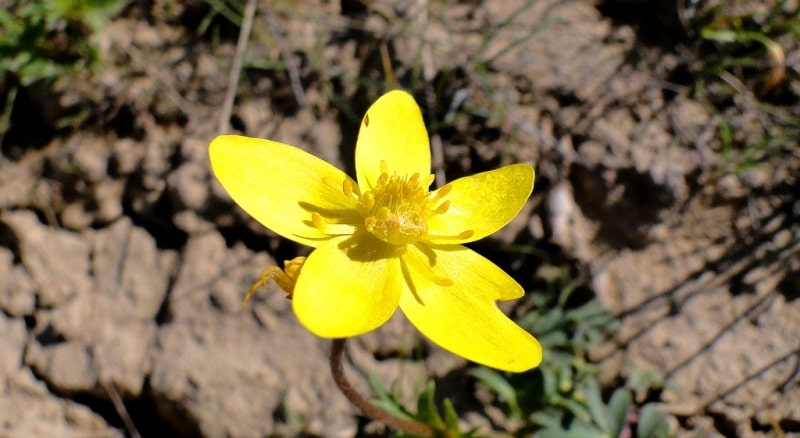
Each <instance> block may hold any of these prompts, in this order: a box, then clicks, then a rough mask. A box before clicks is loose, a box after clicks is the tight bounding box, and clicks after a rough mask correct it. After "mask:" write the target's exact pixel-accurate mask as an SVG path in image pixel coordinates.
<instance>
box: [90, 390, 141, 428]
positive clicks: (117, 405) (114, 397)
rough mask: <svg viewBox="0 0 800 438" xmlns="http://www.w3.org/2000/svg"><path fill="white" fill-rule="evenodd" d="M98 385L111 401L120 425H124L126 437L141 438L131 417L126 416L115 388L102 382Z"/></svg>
mask: <svg viewBox="0 0 800 438" xmlns="http://www.w3.org/2000/svg"><path fill="white" fill-rule="evenodd" d="M100 384H101V385H103V389H105V390H106V393H108V398H110V399H111V403H112V404H113V405H114V409H115V410H116V411H117V415H119V418H121V419H122V423H123V424H124V425H125V429H126V430H127V431H128V435H130V437H131V438H142V435H140V434H139V431H138V430H137V429H136V425H135V424H133V420H132V419H131V416H130V415H128V409H126V408H125V404H124V403H122V397H120V396H119V392H117V388H115V387H114V384H113V383H108V382H106V381H102V380H101V381H100Z"/></svg>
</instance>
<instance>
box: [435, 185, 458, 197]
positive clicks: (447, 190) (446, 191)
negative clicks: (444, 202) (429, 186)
mask: <svg viewBox="0 0 800 438" xmlns="http://www.w3.org/2000/svg"><path fill="white" fill-rule="evenodd" d="M451 190H453V186H451V185H449V184H448V185H446V186H444V187H442V188H441V189H439V190H438V191H437V192H436V195H435V196H434V197H433V200H434V201H438V200H439V199H442V198H444V197H445V196H447V195H448V194H450V191H451Z"/></svg>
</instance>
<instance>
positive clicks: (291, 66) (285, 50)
mask: <svg viewBox="0 0 800 438" xmlns="http://www.w3.org/2000/svg"><path fill="white" fill-rule="evenodd" d="M267 24H268V25H269V29H270V31H271V32H272V33H273V34H275V38H276V39H277V40H278V50H280V51H281V57H282V58H283V62H285V63H286V72H287V73H289V83H290V84H291V85H292V92H293V93H294V98H295V100H297V104H298V105H300V108H305V106H306V101H307V100H306V92H305V91H303V83H302V82H300V73H299V72H298V70H297V62H296V61H295V59H294V55H292V50H291V48H290V47H289V43H287V42H286V39H285V38H284V36H283V32H282V31H281V27H280V25H278V20H276V19H275V13H273V12H272V11H267Z"/></svg>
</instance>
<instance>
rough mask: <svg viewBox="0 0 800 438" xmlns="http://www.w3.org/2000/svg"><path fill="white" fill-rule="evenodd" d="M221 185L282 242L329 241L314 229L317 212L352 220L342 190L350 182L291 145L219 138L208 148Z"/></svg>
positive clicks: (349, 199) (314, 243) (350, 200)
mask: <svg viewBox="0 0 800 438" xmlns="http://www.w3.org/2000/svg"><path fill="white" fill-rule="evenodd" d="M209 156H210V158H211V167H212V169H213V171H214V175H215V176H216V177H217V179H218V180H219V182H220V184H222V187H224V188H225V190H226V191H227V192H228V194H229V195H230V196H231V198H233V200H234V201H235V202H236V204H238V205H239V206H240V207H241V208H242V209H244V211H246V212H247V213H248V214H250V216H252V217H254V218H255V219H256V220H257V221H259V222H260V223H261V224H262V225H264V226H265V227H267V228H269V229H271V230H272V231H274V232H276V233H278V234H280V235H281V236H283V237H286V238H287V239H291V240H294V241H296V242H299V243H302V244H304V245H308V246H314V247H315V246H318V245H320V244H321V243H322V242H323V241H325V240H326V239H328V238H329V236H327V235H325V234H324V233H323V232H321V231H320V229H319V228H318V227H315V226H314V224H313V222H312V220H311V215H312V213H313V212H317V213H318V214H320V215H321V217H323V218H327V219H329V220H333V221H341V220H343V221H347V220H355V219H352V218H351V216H353V215H355V213H354V212H353V208H354V206H355V204H356V201H355V199H353V198H352V197H348V196H346V195H345V194H344V192H343V190H342V184H343V183H344V181H345V180H346V179H347V180H350V181H351V184H352V183H354V182H353V181H352V179H350V178H349V177H348V176H347V175H345V173H344V172H342V171H341V170H339V169H337V168H336V167H334V166H333V165H331V164H329V163H327V162H325V161H323V160H321V159H319V158H317V157H315V156H313V155H311V154H309V153H307V152H305V151H303V150H301V149H298V148H296V147H294V146H289V145H285V144H282V143H278V142H274V141H270V140H262V139H257V138H249V137H242V136H238V135H221V136H219V137H217V138H216V139H214V141H213V142H211V146H210V147H209Z"/></svg>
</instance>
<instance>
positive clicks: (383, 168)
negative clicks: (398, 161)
mask: <svg viewBox="0 0 800 438" xmlns="http://www.w3.org/2000/svg"><path fill="white" fill-rule="evenodd" d="M380 165H381V173H384V174H386V175H388V174H389V165H388V164H386V160H381V164H380Z"/></svg>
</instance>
